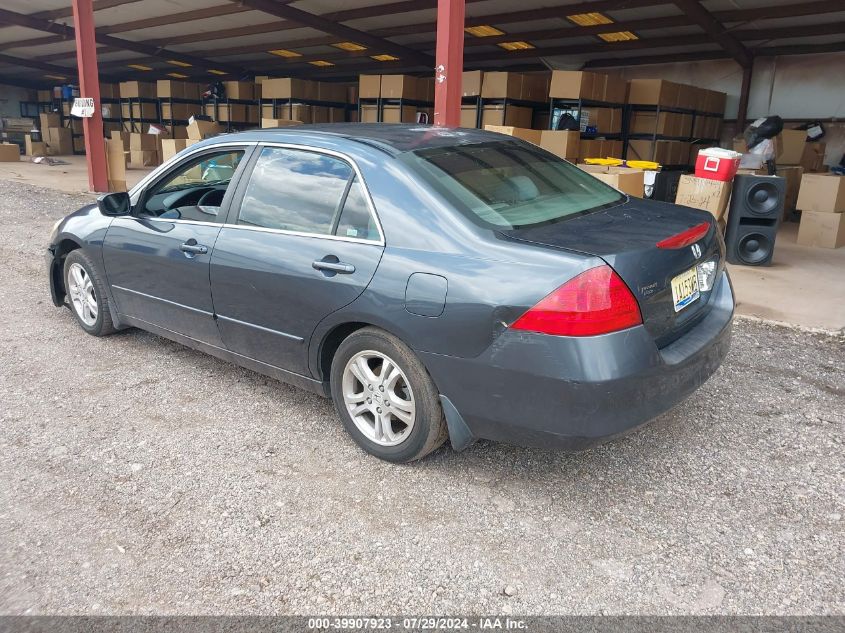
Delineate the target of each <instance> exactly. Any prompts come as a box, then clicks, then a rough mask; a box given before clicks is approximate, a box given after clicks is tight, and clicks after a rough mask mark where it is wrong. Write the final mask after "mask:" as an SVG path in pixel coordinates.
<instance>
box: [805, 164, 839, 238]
mask: <svg viewBox="0 0 845 633" xmlns="http://www.w3.org/2000/svg"><path fill="white" fill-rule="evenodd" d="M798 208H799V209H800V210H801V225H800V226H799V227H798V243H799V244H802V245H804V246H821V247H823V248H839V247H840V246H845V176H835V175H832V174H804V175H803V177H802V178H801V190H800V192H799V193H798Z"/></svg>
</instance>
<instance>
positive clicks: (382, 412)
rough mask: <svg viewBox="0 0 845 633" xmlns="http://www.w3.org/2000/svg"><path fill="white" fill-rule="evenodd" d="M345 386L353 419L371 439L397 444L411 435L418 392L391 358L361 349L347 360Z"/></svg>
mask: <svg viewBox="0 0 845 633" xmlns="http://www.w3.org/2000/svg"><path fill="white" fill-rule="evenodd" d="M341 387H342V389H343V400H344V404H345V405H346V409H347V411H348V412H349V415H350V417H351V418H352V421H353V422H354V423H355V426H356V427H358V430H360V431H361V433H363V434H364V436H365V437H366V438H367V439H369V440H370V441H371V442H374V443H376V444H378V445H380V446H396V445H398V444H401V443H402V442H404V441H405V440H406V439H407V438H408V436H409V435H410V434H411V431H412V430H413V428H414V421H415V419H416V406H415V404H414V393H413V390H412V389H411V385H410V383H409V382H408V378H407V376H405V373H404V372H403V371H402V370H401V369H400V368H399V366H398V365H397V364H396V362H395V361H393V360H392V359H391V358H390V357H388V356H386V355H384V354H382V353H381V352H376V351H374V350H364V351H362V352H358V353H357V354H355V355H354V356H353V357H352V358H350V359H349V362H347V363H346V367H345V368H344V370H343V380H342V385H341Z"/></svg>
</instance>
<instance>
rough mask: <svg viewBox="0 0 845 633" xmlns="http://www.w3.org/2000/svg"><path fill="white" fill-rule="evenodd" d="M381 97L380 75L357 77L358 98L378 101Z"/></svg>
mask: <svg viewBox="0 0 845 633" xmlns="http://www.w3.org/2000/svg"><path fill="white" fill-rule="evenodd" d="M380 96H381V75H359V76H358V98H359V99H378V98H379V97H380Z"/></svg>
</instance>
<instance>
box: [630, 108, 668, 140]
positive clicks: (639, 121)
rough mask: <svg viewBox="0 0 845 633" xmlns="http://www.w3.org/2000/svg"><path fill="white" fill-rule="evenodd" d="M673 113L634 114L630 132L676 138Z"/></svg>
mask: <svg viewBox="0 0 845 633" xmlns="http://www.w3.org/2000/svg"><path fill="white" fill-rule="evenodd" d="M671 115H672V113H671V112H661V113H660V114H659V115H658V114H657V113H656V112H632V113H631V123H630V125H629V130H628V131H629V132H630V133H631V134H659V135H665V136H674V134H672V125H673V119H672V118H671Z"/></svg>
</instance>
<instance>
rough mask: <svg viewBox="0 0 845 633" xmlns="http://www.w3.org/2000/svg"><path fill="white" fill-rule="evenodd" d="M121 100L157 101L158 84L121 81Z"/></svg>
mask: <svg viewBox="0 0 845 633" xmlns="http://www.w3.org/2000/svg"><path fill="white" fill-rule="evenodd" d="M120 98H121V99H135V98H142V99H155V98H156V84H154V83H153V82H151V81H121V82H120Z"/></svg>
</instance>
